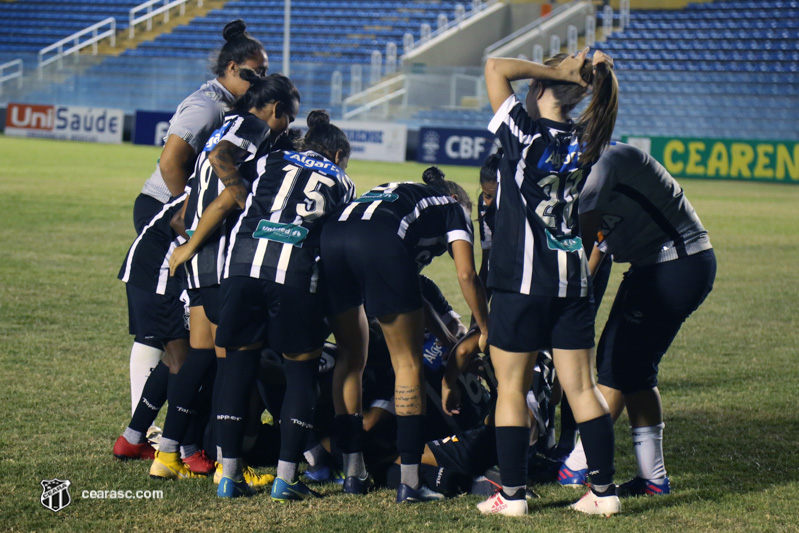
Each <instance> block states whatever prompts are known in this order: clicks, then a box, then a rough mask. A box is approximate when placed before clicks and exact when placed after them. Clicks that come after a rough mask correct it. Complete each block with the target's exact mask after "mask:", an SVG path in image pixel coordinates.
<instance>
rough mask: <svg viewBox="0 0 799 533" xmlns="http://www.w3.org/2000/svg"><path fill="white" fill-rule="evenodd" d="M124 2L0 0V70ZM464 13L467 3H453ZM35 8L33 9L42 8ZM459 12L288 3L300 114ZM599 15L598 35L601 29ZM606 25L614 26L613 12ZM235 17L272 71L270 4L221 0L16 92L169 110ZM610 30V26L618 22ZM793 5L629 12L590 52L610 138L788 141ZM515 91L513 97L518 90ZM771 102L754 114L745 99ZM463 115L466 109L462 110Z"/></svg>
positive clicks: (439, 7)
mask: <svg viewBox="0 0 799 533" xmlns="http://www.w3.org/2000/svg"><path fill="white" fill-rule="evenodd" d="M136 3H137V2H136V1H133V2H131V1H128V0H58V1H56V2H53V1H52V0H48V1H47V2H45V1H44V0H17V1H15V2H9V3H0V14H2V15H3V16H4V17H5V19H6V21H7V24H9V25H10V26H11V27H10V31H7V32H4V33H3V35H0V60H3V59H6V58H7V59H11V58H12V56H10V55H9V54H11V53H16V52H17V51H19V52H22V51H27V52H35V50H37V49H39V48H41V47H42V46H45V45H47V44H49V43H51V42H53V40H55V39H58V38H61V37H63V36H64V35H65V34H68V33H69V32H73V31H75V30H76V29H79V28H80V27H85V26H86V25H88V24H91V23H94V22H96V21H97V20H100V19H101V18H103V17H106V16H109V15H112V16H116V18H117V20H118V21H119V27H120V28H124V27H125V26H126V24H127V13H128V10H129V9H130V8H131V7H132V6H134V5H136ZM461 3H462V4H466V5H468V4H469V2H466V1H462V2H461ZM45 4H46V5H47V9H43V6H44V5H45ZM457 4H458V3H457V2H454V1H451V0H442V1H435V0H425V1H421V0H420V1H413V2H401V1H395V0H389V1H385V2H382V1H371V0H363V1H362V0H357V1H356V0H342V1H336V2H332V1H320V0H294V1H293V2H292V22H293V25H292V34H291V77H292V79H293V80H294V82H295V84H296V85H297V86H298V88H299V89H300V91H301V94H302V97H303V105H302V107H303V110H308V109H312V108H314V107H325V108H327V109H331V110H332V111H333V114H334V116H336V115H337V114H338V113H339V111H340V109H339V108H337V106H334V105H331V79H332V78H333V75H334V72H336V71H338V72H340V73H341V80H342V93H343V97H346V96H347V95H349V94H350V92H351V74H352V70H351V69H352V66H353V65H360V66H361V69H362V78H363V87H366V86H368V83H367V81H368V78H369V65H370V60H371V55H372V53H373V52H374V51H375V50H377V51H379V52H381V54H384V55H385V52H386V45H387V44H388V43H389V42H393V43H395V44H396V45H397V48H398V53H399V54H401V53H402V40H403V35H404V34H405V33H411V34H412V35H413V36H414V39H419V38H420V33H421V26H422V24H429V25H430V26H431V27H432V28H435V27H436V25H437V17H438V15H439V14H442V13H443V14H444V15H446V16H447V17H448V18H449V19H451V18H452V17H453V14H454V12H455V9H456V6H457ZM602 16H603V15H602V11H601V10H597V27H600V26H601V25H602V22H603V20H602ZM614 17H616V18H617V19H618V17H619V14H618V13H615V14H614ZM235 18H243V19H244V20H245V21H246V22H247V24H248V27H249V30H250V32H251V34H252V35H254V36H255V37H257V38H258V39H260V40H261V41H262V42H263V43H264V44H265V45H266V47H267V50H268V52H269V56H270V63H271V66H270V70H271V71H272V72H279V71H281V70H282V59H283V58H282V38H283V2H282V0H231V1H228V2H226V3H225V4H224V6H223V7H222V8H220V9H216V10H213V11H211V12H210V13H208V14H207V15H206V16H204V17H197V18H195V19H193V20H192V21H191V22H190V23H188V24H185V25H183V26H178V27H177V28H174V29H172V30H171V31H169V32H166V33H162V34H161V35H159V36H158V37H156V38H155V39H154V40H152V41H145V42H142V43H140V44H138V46H137V47H136V48H133V49H130V50H128V51H126V52H124V53H123V54H121V55H120V56H118V57H112V56H109V57H106V58H105V59H104V60H103V61H102V62H100V63H99V64H96V65H92V66H87V67H85V68H84V69H82V70H79V71H77V72H79V74H77V73H76V74H74V75H71V76H68V77H66V79H63V80H59V83H55V84H51V85H50V86H47V87H44V88H42V87H37V88H36V89H35V90H33V91H31V92H28V93H27V94H26V96H27V98H26V100H27V101H29V102H32V103H39V102H41V103H48V102H52V101H54V100H55V99H57V100H58V101H59V102H60V103H65V104H73V105H87V102H91V105H102V106H109V107H119V108H123V109H125V110H126V111H128V112H132V111H133V110H135V109H153V110H157V109H160V110H171V109H174V107H175V105H177V103H178V102H179V101H180V99H181V98H182V97H183V96H185V95H186V94H188V93H190V92H191V91H193V90H194V89H195V88H196V87H197V86H199V84H201V83H202V82H203V81H204V80H205V79H207V78H208V77H209V70H208V67H209V58H210V57H212V56H213V54H214V51H215V48H216V47H217V46H219V44H220V42H221V39H220V29H221V28H222V27H223V26H224V24H225V23H226V22H228V21H230V20H232V19H235ZM618 25H619V24H616V26H618ZM797 37H799V1H796V0H764V1H755V0H737V1H724V0H716V1H714V2H703V3H692V4H688V5H687V6H686V7H685V8H684V9H681V10H665V9H662V10H633V11H632V12H631V15H630V22H629V24H627V25H626V27H625V28H624V29H623V31H617V32H615V33H613V34H612V35H611V36H610V37H608V38H607V39H606V40H605V41H604V42H599V43H597V47H599V48H600V49H602V50H605V51H607V52H608V53H610V54H611V55H612V56H613V57H614V59H615V60H616V70H617V75H618V77H619V81H620V84H621V100H620V110H619V118H618V122H617V126H616V135H617V136H618V137H621V136H623V135H644V134H646V135H682V136H706V137H707V136H709V137H718V138H729V137H735V136H736V135H740V132H741V131H743V130H745V131H746V135H747V137H749V138H757V139H790V138H796V137H799V120H797V119H799V95H797V93H796V91H795V90H794V88H795V87H796V86H797V85H799V38H797ZM522 91H524V89H522ZM764 94H765V95H769V96H770V98H768V99H767V100H761V103H762V104H761V107H759V108H758V109H753V108H751V106H750V105H749V102H750V101H751V98H752V97H753V96H754V95H764ZM472 104H476V105H477V107H476V108H464V107H461V108H458V109H448V108H434V109H424V110H421V111H417V110H416V109H412V108H409V109H407V110H406V111H405V114H404V115H400V116H395V117H393V118H395V119H397V120H400V121H402V122H406V123H408V124H409V125H411V126H419V125H436V126H453V127H469V126H471V127H482V126H483V125H485V124H486V123H487V121H488V120H489V118H490V116H491V112H490V109H489V108H488V106H487V105H484V106H482V107H480V102H479V99H477V100H475V99H473V101H472ZM467 107H468V106H467Z"/></svg>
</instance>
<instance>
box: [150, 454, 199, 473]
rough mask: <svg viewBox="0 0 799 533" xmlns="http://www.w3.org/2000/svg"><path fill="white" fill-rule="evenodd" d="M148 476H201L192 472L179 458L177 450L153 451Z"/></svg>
mask: <svg viewBox="0 0 799 533" xmlns="http://www.w3.org/2000/svg"><path fill="white" fill-rule="evenodd" d="M150 477H151V478H153V479H188V478H193V477H202V476H200V475H199V474H195V473H194V472H192V471H191V470H190V469H189V467H188V466H187V465H186V464H185V463H184V462H183V461H181V460H180V454H179V453H178V452H173V453H167V452H155V459H153V464H152V465H150Z"/></svg>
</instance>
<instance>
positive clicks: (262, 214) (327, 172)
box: [223, 151, 355, 293]
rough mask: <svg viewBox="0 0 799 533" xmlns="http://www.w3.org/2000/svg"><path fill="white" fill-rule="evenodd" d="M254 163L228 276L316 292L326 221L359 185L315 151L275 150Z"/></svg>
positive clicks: (235, 230) (234, 234) (234, 236)
mask: <svg viewBox="0 0 799 533" xmlns="http://www.w3.org/2000/svg"><path fill="white" fill-rule="evenodd" d="M251 168H252V167H251ZM254 168H255V170H256V173H257V177H256V178H255V180H254V182H253V192H252V194H250V196H249V197H248V198H247V203H246V205H245V207H244V212H243V213H242V215H241V217H240V218H239V221H238V223H237V224H236V226H235V227H234V228H233V232H232V236H231V241H230V247H229V249H228V255H227V260H226V262H225V271H224V274H223V277H225V278H228V277H232V276H249V277H252V278H259V279H266V280H272V281H274V282H276V283H280V284H283V285H291V286H294V287H297V288H301V289H305V290H308V291H309V292H312V293H314V292H316V288H317V283H318V278H319V273H318V267H317V261H318V258H319V234H320V232H321V229H322V222H324V220H325V219H326V218H327V216H328V215H329V214H330V213H332V212H333V211H335V210H336V209H338V208H339V207H341V206H342V205H344V204H346V203H348V202H350V201H352V200H353V199H354V197H355V185H354V184H353V182H352V180H350V178H349V177H348V176H347V175H346V174H345V173H344V171H343V170H341V169H340V168H339V167H338V166H336V165H335V164H334V163H333V162H331V161H329V160H328V159H326V158H325V157H323V156H322V155H320V154H318V153H316V152H314V151H307V152H290V151H276V152H271V153H269V154H267V155H264V156H262V157H260V158H259V159H258V160H257V162H256V163H255V167H254Z"/></svg>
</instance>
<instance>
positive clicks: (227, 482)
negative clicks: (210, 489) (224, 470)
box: [216, 477, 255, 498]
mask: <svg viewBox="0 0 799 533" xmlns="http://www.w3.org/2000/svg"><path fill="white" fill-rule="evenodd" d="M253 494H255V491H254V490H252V487H250V486H249V485H248V484H247V482H246V481H233V480H232V479H230V478H229V477H223V478H222V479H220V480H219V487H217V489H216V495H217V496H219V497H220V498H239V497H241V496H252V495H253Z"/></svg>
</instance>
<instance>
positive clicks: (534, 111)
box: [527, 54, 619, 165]
mask: <svg viewBox="0 0 799 533" xmlns="http://www.w3.org/2000/svg"><path fill="white" fill-rule="evenodd" d="M567 57H569V56H568V55H567V54H558V55H556V56H553V57H551V58H549V59H547V60H546V61H545V62H544V64H545V65H548V66H551V67H556V66H558V65H560V64H561V62H562V61H563V60H564V59H566V58H567ZM580 76H581V77H582V78H583V80H584V81H585V82H586V83H588V84H589V85H590V86H591V88H592V97H591V102H590V103H589V104H588V107H587V108H586V109H585V111H583V113H582V114H581V115H580V118H579V119H578V121H577V133H578V135H579V136H580V143H581V144H582V145H583V149H582V153H581V155H580V164H582V165H590V164H592V163H593V162H594V161H596V160H597V159H598V158H599V155H600V154H601V153H602V150H603V149H604V148H605V147H606V146H607V145H608V144H609V143H610V139H611V136H612V135H613V128H614V127H615V126H616V114H617V113H618V110H619V83H618V81H617V80H616V75H615V74H614V73H613V63H612V62H610V63H600V64H599V65H597V67H596V69H594V67H593V64H592V60H591V59H590V58H589V59H586V61H585V62H584V63H583V66H582V68H581V69H580ZM547 89H550V90H551V91H552V93H553V95H554V96H555V99H556V100H557V101H558V104H560V109H561V113H562V114H563V116H564V117H568V116H569V114H570V113H571V112H572V110H574V108H575V107H576V106H577V104H579V103H580V102H582V101H583V99H584V98H585V97H586V95H587V94H588V88H587V87H582V86H580V85H578V84H576V83H569V82H564V81H552V80H533V81H532V82H531V83H530V89H529V93H528V96H527V112H528V113H529V115H530V116H531V117H532V118H533V119H538V118H540V116H541V115H540V113H539V111H538V104H537V102H538V96H539V95H540V94H541V93H542V92H543V91H544V90H547Z"/></svg>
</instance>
